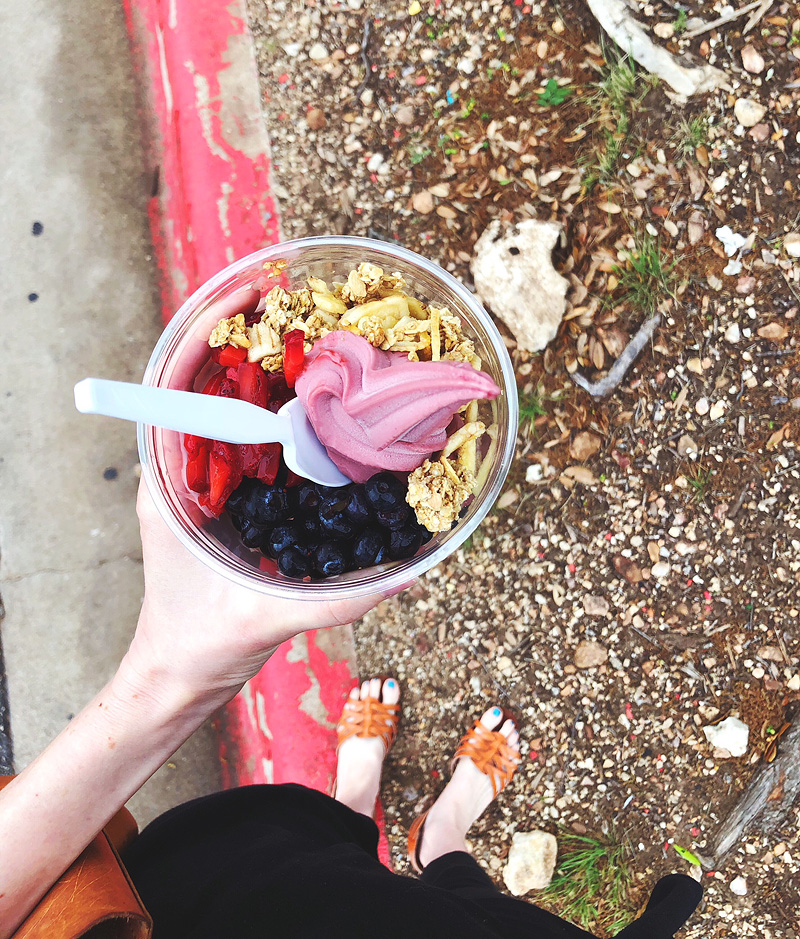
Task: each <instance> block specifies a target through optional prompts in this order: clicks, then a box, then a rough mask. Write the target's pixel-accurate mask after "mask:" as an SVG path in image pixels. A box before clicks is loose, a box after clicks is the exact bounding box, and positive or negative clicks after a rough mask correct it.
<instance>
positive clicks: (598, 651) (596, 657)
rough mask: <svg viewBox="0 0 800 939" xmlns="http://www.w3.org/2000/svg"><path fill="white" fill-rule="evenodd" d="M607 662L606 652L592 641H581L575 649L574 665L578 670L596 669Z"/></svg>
mask: <svg viewBox="0 0 800 939" xmlns="http://www.w3.org/2000/svg"><path fill="white" fill-rule="evenodd" d="M607 661H608V650H607V649H606V648H605V646H601V645H600V643H599V642H595V641H594V640H593V639H582V640H581V641H580V642H579V643H578V646H577V648H576V649H575V665H576V666H577V667H578V668H597V667H598V666H600V665H603V664H605V662H607Z"/></svg>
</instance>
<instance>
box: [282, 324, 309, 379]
mask: <svg viewBox="0 0 800 939" xmlns="http://www.w3.org/2000/svg"><path fill="white" fill-rule="evenodd" d="M305 340H306V336H305V333H304V332H303V330H302V329H292V330H291V331H290V332H288V333H286V335H285V336H284V337H283V377H284V378H285V379H286V384H287V385H288V386H289V387H290V388H294V383H295V382H296V381H297V379H298V378H299V377H300V373H301V372H302V371H303V365H304V364H305V356H306V354H305V350H304V348H303V343H304V342H305Z"/></svg>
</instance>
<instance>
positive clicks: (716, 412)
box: [708, 401, 725, 421]
mask: <svg viewBox="0 0 800 939" xmlns="http://www.w3.org/2000/svg"><path fill="white" fill-rule="evenodd" d="M724 413H725V402H724V401H715V402H714V403H713V404H712V405H711V409H710V410H709V412H708V416H709V418H710V419H711V420H712V421H716V420H718V419H719V418H720V417H722V415H723V414H724Z"/></svg>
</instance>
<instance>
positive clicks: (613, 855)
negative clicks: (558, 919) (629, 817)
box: [540, 832, 635, 936]
mask: <svg viewBox="0 0 800 939" xmlns="http://www.w3.org/2000/svg"><path fill="white" fill-rule="evenodd" d="M559 851H560V857H559V861H558V866H557V868H556V874H555V877H554V878H553V880H552V881H551V883H550V886H549V887H547V888H546V889H545V890H544V891H542V893H541V895H540V896H541V898H542V900H545V901H546V902H547V904H548V906H549V907H551V908H552V909H553V910H555V912H557V913H558V915H559V916H562V917H563V918H564V919H567V920H569V921H570V922H572V923H574V924H575V925H577V926H580V927H581V928H582V929H587V930H595V929H598V928H599V929H602V930H603V931H605V932H606V933H607V934H608V935H610V936H613V935H616V933H618V932H619V931H620V930H621V929H623V928H624V927H625V926H627V925H628V923H630V922H631V920H632V919H633V917H634V912H635V911H634V910H633V909H631V901H630V897H629V891H630V885H631V872H630V868H629V866H628V861H627V858H628V849H627V847H626V846H625V845H623V844H619V843H617V842H615V841H613V840H602V839H600V838H592V837H591V836H589V835H575V834H572V833H569V832H565V833H562V834H560V835H559Z"/></svg>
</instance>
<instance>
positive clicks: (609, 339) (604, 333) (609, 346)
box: [597, 326, 630, 359]
mask: <svg viewBox="0 0 800 939" xmlns="http://www.w3.org/2000/svg"><path fill="white" fill-rule="evenodd" d="M597 335H598V337H599V339H600V342H602V343H603V345H604V346H605V347H606V352H608V354H609V355H610V356H612V358H615V359H616V358H619V356H620V355H621V354H622V351H623V350H624V349H625V346H627V345H628V339H629V338H630V337H629V336H628V334H627V333H626V332H625V331H624V330H623V329H620V328H619V326H609V327H603V326H600V327H598V329H597Z"/></svg>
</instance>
